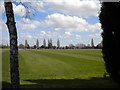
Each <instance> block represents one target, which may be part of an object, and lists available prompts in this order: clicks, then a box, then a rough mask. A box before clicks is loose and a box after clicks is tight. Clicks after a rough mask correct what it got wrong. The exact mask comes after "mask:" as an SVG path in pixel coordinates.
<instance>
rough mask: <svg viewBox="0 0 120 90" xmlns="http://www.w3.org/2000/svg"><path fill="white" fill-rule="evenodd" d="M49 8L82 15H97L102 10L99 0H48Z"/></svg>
mask: <svg viewBox="0 0 120 90" xmlns="http://www.w3.org/2000/svg"><path fill="white" fill-rule="evenodd" d="M45 2H46V5H47V7H48V9H49V10H56V11H60V12H62V13H65V14H68V15H78V16H80V17H90V16H97V15H98V11H99V10H100V3H99V0H57V1H56V0H46V1H45Z"/></svg>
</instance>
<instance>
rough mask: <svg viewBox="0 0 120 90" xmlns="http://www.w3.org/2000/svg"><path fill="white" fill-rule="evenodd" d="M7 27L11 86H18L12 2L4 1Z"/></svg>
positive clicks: (15, 33) (15, 31)
mask: <svg viewBox="0 0 120 90" xmlns="http://www.w3.org/2000/svg"><path fill="white" fill-rule="evenodd" d="M4 6H5V11H6V17H7V22H6V24H7V27H8V30H9V37H10V79H11V85H12V87H13V88H19V84H20V82H19V65H18V46H17V29H16V25H15V19H14V13H13V7H12V2H4Z"/></svg>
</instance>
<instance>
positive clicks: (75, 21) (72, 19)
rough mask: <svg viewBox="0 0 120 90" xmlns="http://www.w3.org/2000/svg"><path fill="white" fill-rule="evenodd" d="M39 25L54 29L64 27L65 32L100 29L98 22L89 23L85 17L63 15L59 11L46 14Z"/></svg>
mask: <svg viewBox="0 0 120 90" xmlns="http://www.w3.org/2000/svg"><path fill="white" fill-rule="evenodd" d="M41 25H42V26H44V27H47V28H53V29H54V30H56V29H57V30H61V29H64V30H66V31H67V32H89V31H90V32H91V31H92V32H94V31H96V30H100V28H101V27H100V26H101V25H100V23H96V24H89V23H88V22H87V21H86V20H85V19H83V18H79V17H77V16H65V15H63V14H60V13H54V14H51V15H48V16H47V17H46V19H45V20H44V21H42V22H41Z"/></svg>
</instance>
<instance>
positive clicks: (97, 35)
mask: <svg viewBox="0 0 120 90" xmlns="http://www.w3.org/2000/svg"><path fill="white" fill-rule="evenodd" d="M89 37H91V38H102V37H101V34H100V33H95V34H90V35H89Z"/></svg>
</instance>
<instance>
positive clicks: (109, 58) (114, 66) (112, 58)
mask: <svg viewBox="0 0 120 90" xmlns="http://www.w3.org/2000/svg"><path fill="white" fill-rule="evenodd" d="M119 12H120V3H118V2H114V3H113V2H104V3H102V7H101V13H100V15H99V19H100V22H101V24H102V29H103V33H102V37H103V49H102V52H103V58H104V61H105V66H106V71H107V72H108V74H109V75H110V77H111V78H113V79H114V80H116V81H120V59H119V58H120V53H119V52H120V13H119Z"/></svg>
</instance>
